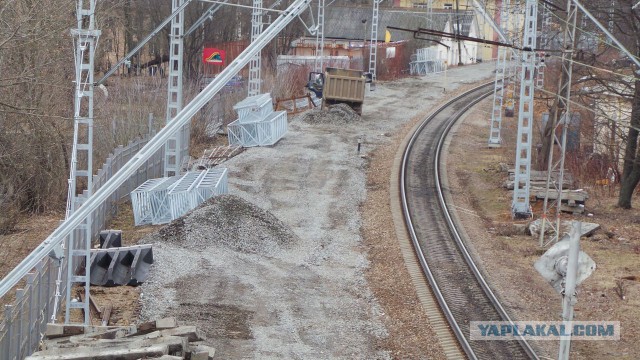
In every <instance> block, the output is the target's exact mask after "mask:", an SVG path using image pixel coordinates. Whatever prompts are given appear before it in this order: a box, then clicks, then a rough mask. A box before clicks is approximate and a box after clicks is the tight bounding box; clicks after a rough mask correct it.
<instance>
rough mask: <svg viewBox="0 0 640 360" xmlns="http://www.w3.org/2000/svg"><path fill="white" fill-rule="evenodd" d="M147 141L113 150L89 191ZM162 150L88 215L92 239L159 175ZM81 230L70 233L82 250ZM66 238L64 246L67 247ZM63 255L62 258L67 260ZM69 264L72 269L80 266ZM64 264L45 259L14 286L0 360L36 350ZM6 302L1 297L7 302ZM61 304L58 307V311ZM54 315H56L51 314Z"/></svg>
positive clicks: (0, 331)
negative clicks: (123, 200)
mask: <svg viewBox="0 0 640 360" xmlns="http://www.w3.org/2000/svg"><path fill="white" fill-rule="evenodd" d="M148 141H149V138H145V139H137V140H134V141H131V142H130V143H129V144H128V145H127V146H119V147H117V148H116V149H115V150H114V151H113V153H111V154H110V155H109V156H108V158H107V160H106V161H105V163H104V165H103V166H102V168H101V169H100V170H99V171H98V173H97V174H96V175H95V176H94V177H93V191H94V192H95V191H97V190H98V189H99V188H100V187H101V186H102V185H103V184H105V183H106V182H107V181H108V180H109V179H110V178H111V177H112V176H113V174H115V172H117V171H118V170H119V169H120V168H121V167H122V166H123V165H124V164H125V163H126V162H127V161H128V160H129V159H131V157H133V155H135V154H136V153H137V152H138V150H140V149H141V148H142V147H143V146H144V145H145V144H146V143H147V142H148ZM163 151H164V150H163V149H160V150H159V151H158V152H157V153H155V154H154V155H153V156H152V157H151V158H150V159H149V160H148V161H147V162H146V163H145V164H144V165H143V166H141V167H140V168H139V169H138V171H137V172H136V174H135V175H133V176H131V177H130V178H129V180H127V181H126V182H125V183H124V184H122V185H121V186H120V187H119V188H118V190H116V191H115V192H114V193H113V194H112V195H111V196H110V197H109V198H108V199H107V200H106V201H105V202H104V203H102V205H100V206H99V207H98V208H97V209H96V210H95V211H93V213H92V214H91V219H92V229H91V234H93V238H95V237H97V235H98V233H99V232H100V230H102V229H104V227H105V225H106V223H107V222H108V221H109V220H110V219H111V217H112V216H114V215H115V212H116V209H117V208H116V206H117V203H118V202H119V201H120V199H121V198H123V197H124V196H127V195H128V194H129V192H131V191H132V190H133V189H135V188H136V187H138V185H140V184H141V183H143V182H144V181H145V180H146V179H148V178H154V177H160V176H162V172H163V169H162V166H163V155H164V154H163ZM86 199H87V193H86V191H85V192H84V193H83V194H81V195H80V196H78V197H77V198H76V200H75V201H76V208H78V206H80V205H81V204H82V203H83V202H84V201H86ZM84 234H85V231H78V230H76V231H74V232H73V239H74V242H75V243H76V244H77V245H78V248H83V246H81V244H84V242H85V240H86V239H85V238H84ZM69 238H71V236H69V237H67V239H66V240H67V241H66V243H67V244H69ZM70 258H71V257H70V256H68V254H65V259H70ZM83 265H84V264H78V263H76V264H73V265H72V266H83ZM68 266H69V263H68V261H64V262H63V263H62V268H61V266H60V264H59V263H58V261H57V260H54V259H53V258H50V257H45V258H43V259H42V260H40V262H39V263H38V264H37V265H36V266H35V268H33V269H32V270H31V272H29V273H28V274H27V276H26V277H25V278H24V279H23V281H22V282H21V283H20V284H19V285H18V289H17V290H16V292H15V300H14V301H13V303H12V304H10V305H5V306H4V319H3V320H2V323H0V360H14V359H18V360H19V359H23V358H25V357H26V356H29V355H30V354H32V353H33V352H34V351H35V350H37V348H38V344H39V342H40V338H41V336H42V334H43V333H44V331H45V329H46V325H47V322H49V319H51V318H52V316H53V315H54V314H53V311H54V309H53V308H54V301H55V297H56V293H55V292H56V281H57V278H58V272H59V271H62V272H61V274H62V278H61V283H60V289H59V290H60V294H64V293H65V291H66V276H67V267H68ZM7 300H8V299H6V298H3V302H5V303H7V302H9V301H7ZM62 305H63V304H60V306H58V311H59V309H61V308H62V307H63V306H62ZM55 315H57V314H55Z"/></svg>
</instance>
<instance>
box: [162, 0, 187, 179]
mask: <svg viewBox="0 0 640 360" xmlns="http://www.w3.org/2000/svg"><path fill="white" fill-rule="evenodd" d="M184 2H185V0H171V12H175V11H176V10H178V9H179V8H180V7H181V6H182V5H183V4H184ZM170 30H171V32H170V34H169V77H168V86H167V93H168V96H167V113H166V123H167V124H168V123H169V122H171V121H172V120H173V118H174V117H175V116H176V115H177V114H178V113H179V112H180V110H182V100H183V98H182V66H183V65H182V62H183V54H184V36H183V35H184V10H182V11H180V12H179V14H178V15H176V16H175V17H174V18H173V19H171V28H170ZM188 149H189V125H185V126H184V127H183V128H182V130H181V131H179V132H178V133H176V134H175V135H173V136H172V137H171V138H170V139H169V140H168V141H167V144H166V146H165V150H164V151H165V153H164V176H165V177H167V176H174V175H178V174H180V168H181V166H182V161H183V157H184V156H185V155H187V154H186V152H187V151H188Z"/></svg>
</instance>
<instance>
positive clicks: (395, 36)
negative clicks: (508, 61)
mask: <svg viewBox="0 0 640 360" xmlns="http://www.w3.org/2000/svg"><path fill="white" fill-rule="evenodd" d="M314 13H317V9H314ZM372 17H373V11H372V8H371V7H370V6H367V7H351V6H327V7H326V8H325V38H329V39H345V40H362V39H363V36H365V34H366V39H369V37H370V36H371V22H372V21H371V18H372ZM458 17H459V20H460V24H461V28H462V35H465V36H468V35H469V32H470V31H471V25H472V23H473V20H474V18H475V14H474V12H473V11H460V12H459V14H458ZM432 19H433V20H432V24H429V23H428V21H427V13H426V12H425V11H424V10H422V11H417V10H412V9H397V8H396V9H394V8H380V12H379V25H378V40H379V41H384V37H385V29H386V27H387V26H393V27H399V28H404V29H412V30H417V29H418V28H426V29H432V30H438V31H443V30H444V29H445V24H446V23H447V21H452V22H455V20H456V13H455V11H452V10H444V11H443V10H433V12H432ZM363 20H366V22H364V23H363ZM425 37H426V36H425ZM412 38H413V33H412V32H406V31H395V30H393V31H391V40H392V41H399V40H409V39H412Z"/></svg>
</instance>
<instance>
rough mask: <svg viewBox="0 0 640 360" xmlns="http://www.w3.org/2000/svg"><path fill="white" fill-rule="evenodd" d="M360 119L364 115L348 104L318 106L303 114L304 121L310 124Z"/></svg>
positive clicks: (348, 121) (337, 122)
mask: <svg viewBox="0 0 640 360" xmlns="http://www.w3.org/2000/svg"><path fill="white" fill-rule="evenodd" d="M360 120H362V117H360V115H358V113H356V112H355V110H353V109H352V108H351V107H350V106H349V105H347V104H336V105H330V106H329V107H328V108H326V109H324V110H320V109H318V108H316V109H313V110H311V111H307V112H306V113H305V114H304V115H303V116H302V121H304V122H306V123H309V124H349V123H352V122H356V121H360Z"/></svg>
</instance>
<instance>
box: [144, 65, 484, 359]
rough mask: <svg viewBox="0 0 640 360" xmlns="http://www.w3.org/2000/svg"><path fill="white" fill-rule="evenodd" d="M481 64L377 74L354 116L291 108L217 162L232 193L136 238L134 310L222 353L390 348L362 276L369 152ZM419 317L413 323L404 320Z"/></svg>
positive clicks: (385, 325)
mask: <svg viewBox="0 0 640 360" xmlns="http://www.w3.org/2000/svg"><path fill="white" fill-rule="evenodd" d="M458 70H459V72H457V71H458ZM491 70H493V65H492V64H481V65H477V66H472V67H471V66H470V67H464V68H460V69H456V70H451V71H449V73H448V76H447V78H443V77H439V78H421V79H419V78H407V79H403V80H401V81H400V82H392V83H388V84H385V83H379V84H378V86H377V89H376V91H375V92H371V93H368V94H367V99H366V100H365V103H364V106H363V116H362V118H361V119H357V118H354V119H347V120H343V119H339V118H338V119H335V118H334V119H329V120H318V121H313V120H311V121H309V120H305V121H301V117H302V116H304V114H303V115H301V116H299V117H296V118H293V119H290V124H289V132H288V133H287V134H286V135H285V137H284V138H283V139H282V140H280V141H279V142H278V143H277V144H276V145H274V146H272V147H262V148H251V149H248V150H247V151H245V152H243V153H242V154H240V155H238V156H236V157H234V158H232V159H230V160H229V161H227V162H225V164H224V166H225V167H227V168H228V169H229V192H230V194H231V195H229V196H224V197H221V198H218V199H214V200H212V201H210V202H208V203H206V204H204V205H203V206H202V207H200V208H198V209H196V210H194V211H193V212H191V213H189V214H187V215H186V216H184V217H183V218H181V219H179V220H177V221H176V222H174V223H172V224H171V225H169V226H168V227H166V228H164V229H163V230H162V231H160V232H159V233H156V234H153V235H151V236H149V237H148V238H147V239H144V240H143V241H145V242H152V243H153V244H154V256H155V264H154V266H153V267H152V272H151V274H150V277H149V280H148V281H147V283H145V284H144V285H143V286H142V291H143V296H142V303H143V309H142V314H141V315H142V317H143V319H150V318H157V317H163V316H176V317H177V318H178V320H179V321H180V322H184V323H189V324H191V325H196V326H198V327H199V328H201V329H202V330H203V331H204V333H205V335H207V336H208V340H207V342H208V343H209V345H212V346H214V347H215V348H216V350H217V351H216V357H219V358H223V359H237V358H260V359H283V358H284V359H390V358H394V357H396V356H397V354H398V351H397V350H396V349H393V348H392V347H393V345H389V343H388V342H387V340H388V339H390V338H392V337H394V336H401V335H398V334H402V332H399V331H400V330H399V329H398V326H400V325H398V324H397V323H394V325H393V326H390V325H389V320H390V319H389V314H388V313H387V311H386V309H385V308H383V307H382V305H381V299H379V298H377V295H376V294H377V293H378V290H376V287H375V286H372V284H369V283H368V282H367V276H366V274H367V272H368V271H369V270H368V269H370V267H371V266H372V264H371V263H370V262H369V260H368V254H367V244H366V242H364V241H363V239H362V237H361V231H362V226H363V224H362V218H361V206H362V204H363V203H364V201H365V200H366V198H367V186H368V183H367V176H366V175H367V174H366V172H367V169H368V166H369V162H370V159H369V156H370V155H371V154H372V151H373V150H374V149H375V148H377V147H379V146H381V145H388V144H390V143H391V141H392V137H391V134H394V133H395V132H396V131H397V129H399V128H401V127H403V126H404V125H406V124H408V123H409V122H410V120H411V119H412V118H413V117H415V116H416V115H418V114H420V113H424V112H426V111H428V110H429V109H430V108H431V107H433V106H434V104H436V103H438V102H439V101H440V98H441V97H442V96H443V95H445V94H443V86H446V87H447V90H448V91H449V90H453V89H455V88H458V87H460V86H462V85H464V84H465V82H467V81H477V80H480V79H483V78H485V77H486V76H487V75H489V74H490V73H491ZM387 85H388V86H387ZM447 95H448V94H447ZM342 110H345V109H342ZM346 111H347V112H348V110H346ZM347 116H348V114H347ZM356 116H357V115H356ZM358 118H359V117H358ZM359 142H361V148H360V152H358V143H359ZM386 181H387V182H388V177H387V180H386ZM371 241H375V239H371ZM385 241H387V240H386V239H385ZM387 266H390V265H389V264H387ZM396 266H397V269H398V270H397V271H404V264H402V263H397V264H396ZM372 289H373V290H372ZM393 296H396V297H398V298H399V299H402V298H403V297H407V296H411V295H405V294H393ZM382 303H385V302H384V301H383V302H382ZM407 303H408V304H415V303H416V302H415V301H407ZM408 311H413V312H420V311H421V309H408ZM417 318H420V319H422V318H423V317H417ZM428 326H429V325H428V324H424V323H420V324H412V325H411V331H412V332H413V333H414V334H416V333H419V332H421V331H423V329H427V330H428ZM427 330H425V331H427ZM416 336H417V335H416ZM421 341H423V342H424V341H425V340H424V339H422V340H421ZM430 341H432V342H433V343H435V344H437V341H436V340H435V339H431V340H430ZM430 349H433V352H432V353H424V352H423V353H422V354H420V353H419V351H420V350H419V349H417V350H416V351H417V352H416V353H414V354H415V355H420V356H423V357H426V358H439V356H438V354H437V351H438V350H437V345H436V346H432V347H431V348H430ZM420 356H417V357H413V358H420Z"/></svg>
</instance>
